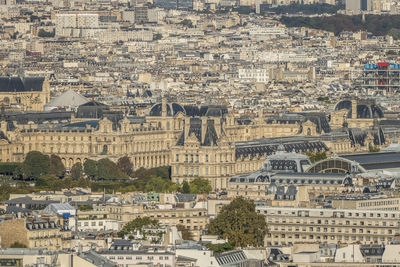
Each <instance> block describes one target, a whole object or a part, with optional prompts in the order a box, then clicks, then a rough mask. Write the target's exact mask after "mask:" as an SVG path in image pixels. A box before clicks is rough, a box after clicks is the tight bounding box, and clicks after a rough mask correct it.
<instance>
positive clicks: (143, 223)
mask: <svg viewBox="0 0 400 267" xmlns="http://www.w3.org/2000/svg"><path fill="white" fill-rule="evenodd" d="M151 226H154V227H157V226H159V222H158V221H157V220H154V219H151V218H150V217H143V218H136V219H134V220H132V221H130V222H128V223H127V224H125V225H124V227H122V230H121V231H120V232H118V236H119V237H124V236H125V235H131V234H135V233H136V232H137V231H139V232H140V233H142V231H143V228H145V227H151Z"/></svg>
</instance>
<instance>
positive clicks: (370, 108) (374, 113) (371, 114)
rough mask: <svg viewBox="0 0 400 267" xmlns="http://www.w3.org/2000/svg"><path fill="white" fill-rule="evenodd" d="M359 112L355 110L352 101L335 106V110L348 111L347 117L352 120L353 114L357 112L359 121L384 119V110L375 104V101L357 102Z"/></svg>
mask: <svg viewBox="0 0 400 267" xmlns="http://www.w3.org/2000/svg"><path fill="white" fill-rule="evenodd" d="M356 107H357V111H354V110H353V105H352V101H351V100H342V101H340V102H338V103H337V104H336V106H335V110H341V109H347V110H348V113H347V117H348V118H352V115H353V112H357V118H359V119H371V118H383V117H384V115H383V111H382V109H381V108H380V107H379V106H378V105H377V104H376V103H375V101H374V100H368V99H367V100H357V104H356Z"/></svg>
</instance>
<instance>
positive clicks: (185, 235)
mask: <svg viewBox="0 0 400 267" xmlns="http://www.w3.org/2000/svg"><path fill="white" fill-rule="evenodd" d="M176 228H177V229H178V231H179V232H181V234H182V239H183V240H194V239H193V233H192V232H190V231H189V230H188V229H187V228H186V227H185V226H184V225H182V224H178V225H177V226H176Z"/></svg>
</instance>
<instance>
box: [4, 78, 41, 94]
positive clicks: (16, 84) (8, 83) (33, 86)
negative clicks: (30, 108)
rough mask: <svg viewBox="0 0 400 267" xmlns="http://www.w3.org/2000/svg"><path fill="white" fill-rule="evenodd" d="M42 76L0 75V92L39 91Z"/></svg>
mask: <svg viewBox="0 0 400 267" xmlns="http://www.w3.org/2000/svg"><path fill="white" fill-rule="evenodd" d="M44 80H45V78H44V77H0V92H10V93H16V92H33V91H37V92H40V91H42V90H43V82H44Z"/></svg>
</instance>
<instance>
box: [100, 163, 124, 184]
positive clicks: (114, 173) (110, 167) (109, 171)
mask: <svg viewBox="0 0 400 267" xmlns="http://www.w3.org/2000/svg"><path fill="white" fill-rule="evenodd" d="M97 178H98V179H102V180H107V179H119V178H127V175H126V174H124V173H123V172H122V171H121V170H120V169H119V168H118V166H117V164H115V163H114V162H112V161H111V160H109V159H107V158H104V159H101V160H99V161H98V162H97Z"/></svg>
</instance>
